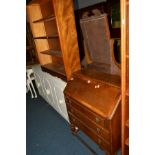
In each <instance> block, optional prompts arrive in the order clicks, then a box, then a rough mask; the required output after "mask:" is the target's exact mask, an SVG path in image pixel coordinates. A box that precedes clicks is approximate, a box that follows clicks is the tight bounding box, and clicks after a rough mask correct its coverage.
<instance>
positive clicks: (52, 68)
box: [41, 63, 67, 81]
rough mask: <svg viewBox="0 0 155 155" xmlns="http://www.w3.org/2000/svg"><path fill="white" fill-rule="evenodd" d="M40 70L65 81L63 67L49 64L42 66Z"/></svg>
mask: <svg viewBox="0 0 155 155" xmlns="http://www.w3.org/2000/svg"><path fill="white" fill-rule="evenodd" d="M41 68H42V70H43V71H44V72H47V73H49V74H51V75H53V76H57V77H58V78H61V79H62V80H64V81H67V78H66V73H65V69H64V66H63V65H60V64H55V63H49V64H45V65H42V66H41Z"/></svg>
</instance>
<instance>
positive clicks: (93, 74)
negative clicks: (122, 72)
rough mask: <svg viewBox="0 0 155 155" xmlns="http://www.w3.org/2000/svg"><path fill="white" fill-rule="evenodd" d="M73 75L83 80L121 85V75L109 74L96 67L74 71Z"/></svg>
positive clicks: (115, 85)
mask: <svg viewBox="0 0 155 155" xmlns="http://www.w3.org/2000/svg"><path fill="white" fill-rule="evenodd" d="M73 77H77V78H80V79H82V80H91V81H94V82H96V83H106V84H108V85H111V86H114V87H118V88H120V87H121V77H120V76H118V75H112V74H107V73H103V72H99V71H97V70H95V69H92V68H91V69H89V68H87V69H82V70H80V71H77V72H75V73H74V75H73Z"/></svg>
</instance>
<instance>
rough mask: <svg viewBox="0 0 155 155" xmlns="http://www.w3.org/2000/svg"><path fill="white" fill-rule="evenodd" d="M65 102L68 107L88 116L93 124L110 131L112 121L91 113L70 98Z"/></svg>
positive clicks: (66, 98)
mask: <svg viewBox="0 0 155 155" xmlns="http://www.w3.org/2000/svg"><path fill="white" fill-rule="evenodd" d="M65 100H66V103H67V106H68V105H69V106H72V107H73V108H74V109H77V110H78V111H80V112H81V113H82V114H84V115H86V116H88V117H89V119H91V120H92V121H93V122H95V123H96V124H98V125H100V126H101V127H103V128H104V129H106V130H107V131H109V130H110V121H109V120H106V119H104V118H102V117H101V116H99V115H97V114H96V113H94V112H92V111H90V110H89V109H88V108H86V107H84V106H83V105H81V104H80V103H78V102H77V101H75V100H73V99H70V98H69V97H65Z"/></svg>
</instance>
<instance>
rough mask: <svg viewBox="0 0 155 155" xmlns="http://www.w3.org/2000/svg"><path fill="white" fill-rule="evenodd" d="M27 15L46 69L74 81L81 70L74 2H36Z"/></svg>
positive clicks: (33, 1) (30, 5) (60, 0)
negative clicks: (77, 72) (74, 77)
mask: <svg viewBox="0 0 155 155" xmlns="http://www.w3.org/2000/svg"><path fill="white" fill-rule="evenodd" d="M27 15H28V18H29V21H30V26H31V30H32V34H33V39H34V42H35V45H36V50H37V54H38V59H39V62H40V64H41V67H42V70H43V71H45V72H48V73H50V74H51V75H53V76H57V77H59V78H62V79H63V80H65V81H67V80H70V78H71V76H72V73H73V72H75V71H77V70H80V57H79V48H78V42H77V32H76V28H75V20H74V9H73V2H72V0H68V1H67V2H65V1H63V0H59V1H57V0H32V1H31V2H30V3H29V4H28V5H27Z"/></svg>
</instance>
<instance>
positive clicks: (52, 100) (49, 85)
mask: <svg viewBox="0 0 155 155" xmlns="http://www.w3.org/2000/svg"><path fill="white" fill-rule="evenodd" d="M45 75H46V78H45V79H44V87H45V90H46V94H47V98H48V100H49V102H48V103H49V104H50V105H51V106H52V107H53V108H54V109H55V110H56V111H58V112H59V108H58V103H57V99H56V94H55V90H54V87H55V84H54V82H55V81H54V77H53V76H51V75H49V74H47V73H45Z"/></svg>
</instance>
